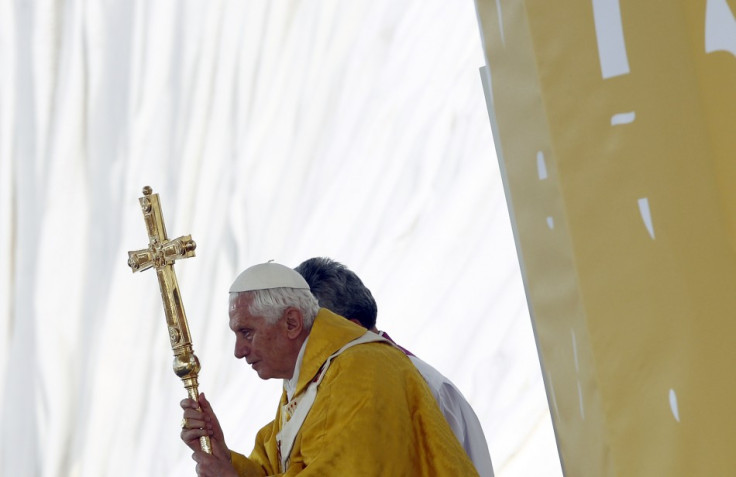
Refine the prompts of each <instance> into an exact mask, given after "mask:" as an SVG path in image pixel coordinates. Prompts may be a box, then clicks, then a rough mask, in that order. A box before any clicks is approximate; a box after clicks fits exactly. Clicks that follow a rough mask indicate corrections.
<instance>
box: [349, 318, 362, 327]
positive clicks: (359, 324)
mask: <svg viewBox="0 0 736 477" xmlns="http://www.w3.org/2000/svg"><path fill="white" fill-rule="evenodd" d="M348 321H352V322H353V323H355V324H356V325H358V326H363V323H361V322H360V320H356V319H355V318H350V319H349V320H348Z"/></svg>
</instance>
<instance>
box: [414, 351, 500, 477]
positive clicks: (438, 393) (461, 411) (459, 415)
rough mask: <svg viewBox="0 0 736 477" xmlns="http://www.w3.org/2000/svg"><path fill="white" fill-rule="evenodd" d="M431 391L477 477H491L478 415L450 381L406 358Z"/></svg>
mask: <svg viewBox="0 0 736 477" xmlns="http://www.w3.org/2000/svg"><path fill="white" fill-rule="evenodd" d="M409 358H410V359H411V361H412V363H414V366H416V368H417V370H418V371H419V373H420V374H421V375H422V377H424V380H425V381H426V382H427V384H428V385H429V388H430V389H431V390H432V394H433V395H434V398H435V399H436V400H437V404H439V407H440V410H441V411H442V414H443V415H444V416H445V419H446V420H447V423H448V424H449V425H450V428H452V432H453V433H454V434H455V436H456V437H457V440H458V441H460V444H462V446H463V448H464V449H465V452H467V454H468V457H470V460H472V461H473V464H474V465H475V468H476V470H477V471H478V474H479V475H480V476H481V477H493V464H492V463H491V454H490V452H489V450H488V443H487V442H486V436H485V434H484V433H483V428H482V427H481V425H480V420H479V419H478V416H477V415H476V414H475V411H473V408H472V407H471V406H470V404H469V403H468V401H467V400H466V399H465V397H464V396H463V395H462V393H461V392H460V390H459V389H458V388H457V387H455V385H454V384H452V381H450V380H449V379H447V378H446V377H445V376H443V375H442V374H441V373H440V372H439V371H437V370H436V369H434V368H433V367H432V366H430V365H429V364H427V363H425V362H424V361H422V360H421V359H419V358H417V357H416V356H410V357H409Z"/></svg>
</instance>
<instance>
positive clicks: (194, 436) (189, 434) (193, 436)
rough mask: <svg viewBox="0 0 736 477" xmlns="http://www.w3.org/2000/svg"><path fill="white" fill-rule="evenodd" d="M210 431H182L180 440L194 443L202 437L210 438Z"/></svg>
mask: <svg viewBox="0 0 736 477" xmlns="http://www.w3.org/2000/svg"><path fill="white" fill-rule="evenodd" d="M211 435H212V431H210V430H208V429H182V430H181V434H180V436H181V440H183V441H185V442H191V441H196V440H198V439H199V438H200V437H202V436H211Z"/></svg>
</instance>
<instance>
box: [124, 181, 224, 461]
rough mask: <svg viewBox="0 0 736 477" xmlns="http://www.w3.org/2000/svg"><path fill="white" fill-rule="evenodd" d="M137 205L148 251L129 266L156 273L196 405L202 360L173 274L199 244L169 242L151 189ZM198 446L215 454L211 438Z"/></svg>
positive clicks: (137, 253)
mask: <svg viewBox="0 0 736 477" xmlns="http://www.w3.org/2000/svg"><path fill="white" fill-rule="evenodd" d="M138 201H139V202H140V205H141V211H142V212H143V220H144V221H145V223H146V230H147V231H148V248H144V249H142V250H134V251H130V252H128V266H129V267H130V268H131V269H132V270H133V272H134V273H135V272H142V271H143V270H147V269H149V268H152V267H153V268H155V269H156V275H157V276H158V285H159V288H160V289H161V300H162V301H163V304H164V313H165V314H166V325H167V326H168V330H169V341H170V342H171V350H172V351H173V352H174V373H176V375H177V376H179V377H180V378H181V380H182V382H183V383H184V388H186V390H187V394H188V395H189V398H190V399H192V400H193V401H195V402H197V401H198V397H199V390H198V382H197V376H198V374H199V369H200V366H199V359H198V358H197V356H196V355H195V354H194V350H193V348H192V337H191V336H190V335H189V325H188V324H187V317H186V314H185V313H184V305H183V304H182V301H181V295H180V293H179V284H178V283H177V281H176V273H174V262H175V261H176V260H178V259H184V258H189V257H193V256H194V249H195V248H196V247H197V244H196V243H194V240H192V236H191V235H183V236H181V237H178V238H175V239H173V240H169V239H168V237H167V236H166V226H165V225H164V217H163V214H162V213H161V203H160V202H159V199H158V194H154V193H153V190H152V189H151V188H150V187H149V186H145V187H144V188H143V197H140V198H139V199H138ZM199 443H200V445H201V446H202V450H203V451H204V452H207V453H208V454H211V453H212V447H211V445H210V438H209V437H208V436H202V437H200V439H199Z"/></svg>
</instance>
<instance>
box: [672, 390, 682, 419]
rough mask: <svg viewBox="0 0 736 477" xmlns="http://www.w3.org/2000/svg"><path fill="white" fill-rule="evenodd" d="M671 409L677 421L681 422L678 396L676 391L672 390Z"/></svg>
mask: <svg viewBox="0 0 736 477" xmlns="http://www.w3.org/2000/svg"><path fill="white" fill-rule="evenodd" d="M670 409H672V415H673V416H675V420H676V421H677V422H680V410H679V409H678V408H677V394H676V393H675V390H674V389H670Z"/></svg>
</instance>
